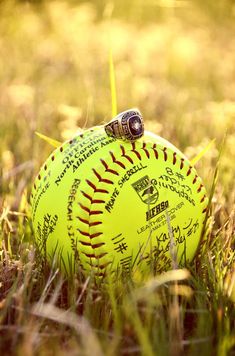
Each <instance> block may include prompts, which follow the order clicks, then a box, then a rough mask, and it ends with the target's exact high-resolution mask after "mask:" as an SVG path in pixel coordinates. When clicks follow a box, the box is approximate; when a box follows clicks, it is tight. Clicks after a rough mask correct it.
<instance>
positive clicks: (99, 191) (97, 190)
mask: <svg viewBox="0 0 235 356" xmlns="http://www.w3.org/2000/svg"><path fill="white" fill-rule="evenodd" d="M86 182H87V184H88V185H89V186H90V187H91V188H92V189H93V190H94V192H95V193H105V194H108V193H109V192H108V191H107V190H106V189H98V188H96V186H95V184H94V183H92V182H91V181H89V180H88V179H86Z"/></svg>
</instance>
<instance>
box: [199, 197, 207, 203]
mask: <svg viewBox="0 0 235 356" xmlns="http://www.w3.org/2000/svg"><path fill="white" fill-rule="evenodd" d="M205 199H206V195H204V196H203V197H202V199H201V200H200V203H203V202H204V200H205Z"/></svg>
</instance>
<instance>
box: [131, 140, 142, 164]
mask: <svg viewBox="0 0 235 356" xmlns="http://www.w3.org/2000/svg"><path fill="white" fill-rule="evenodd" d="M131 145H132V150H131V151H132V152H134V153H135V154H136V157H137V158H138V159H139V160H140V161H141V159H142V158H141V155H140V153H139V152H138V151H136V148H135V142H132V143H131Z"/></svg>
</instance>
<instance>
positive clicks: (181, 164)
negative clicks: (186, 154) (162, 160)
mask: <svg viewBox="0 0 235 356" xmlns="http://www.w3.org/2000/svg"><path fill="white" fill-rule="evenodd" d="M183 167H184V158H181V162H180V169H183Z"/></svg>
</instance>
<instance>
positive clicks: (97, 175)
mask: <svg viewBox="0 0 235 356" xmlns="http://www.w3.org/2000/svg"><path fill="white" fill-rule="evenodd" d="M92 170H93V172H94V173H95V175H96V177H97V178H98V180H99V182H102V183H107V184H114V183H113V181H112V180H110V179H103V178H102V177H101V175H100V174H99V173H98V172H97V171H96V170H95V169H94V168H92Z"/></svg>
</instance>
